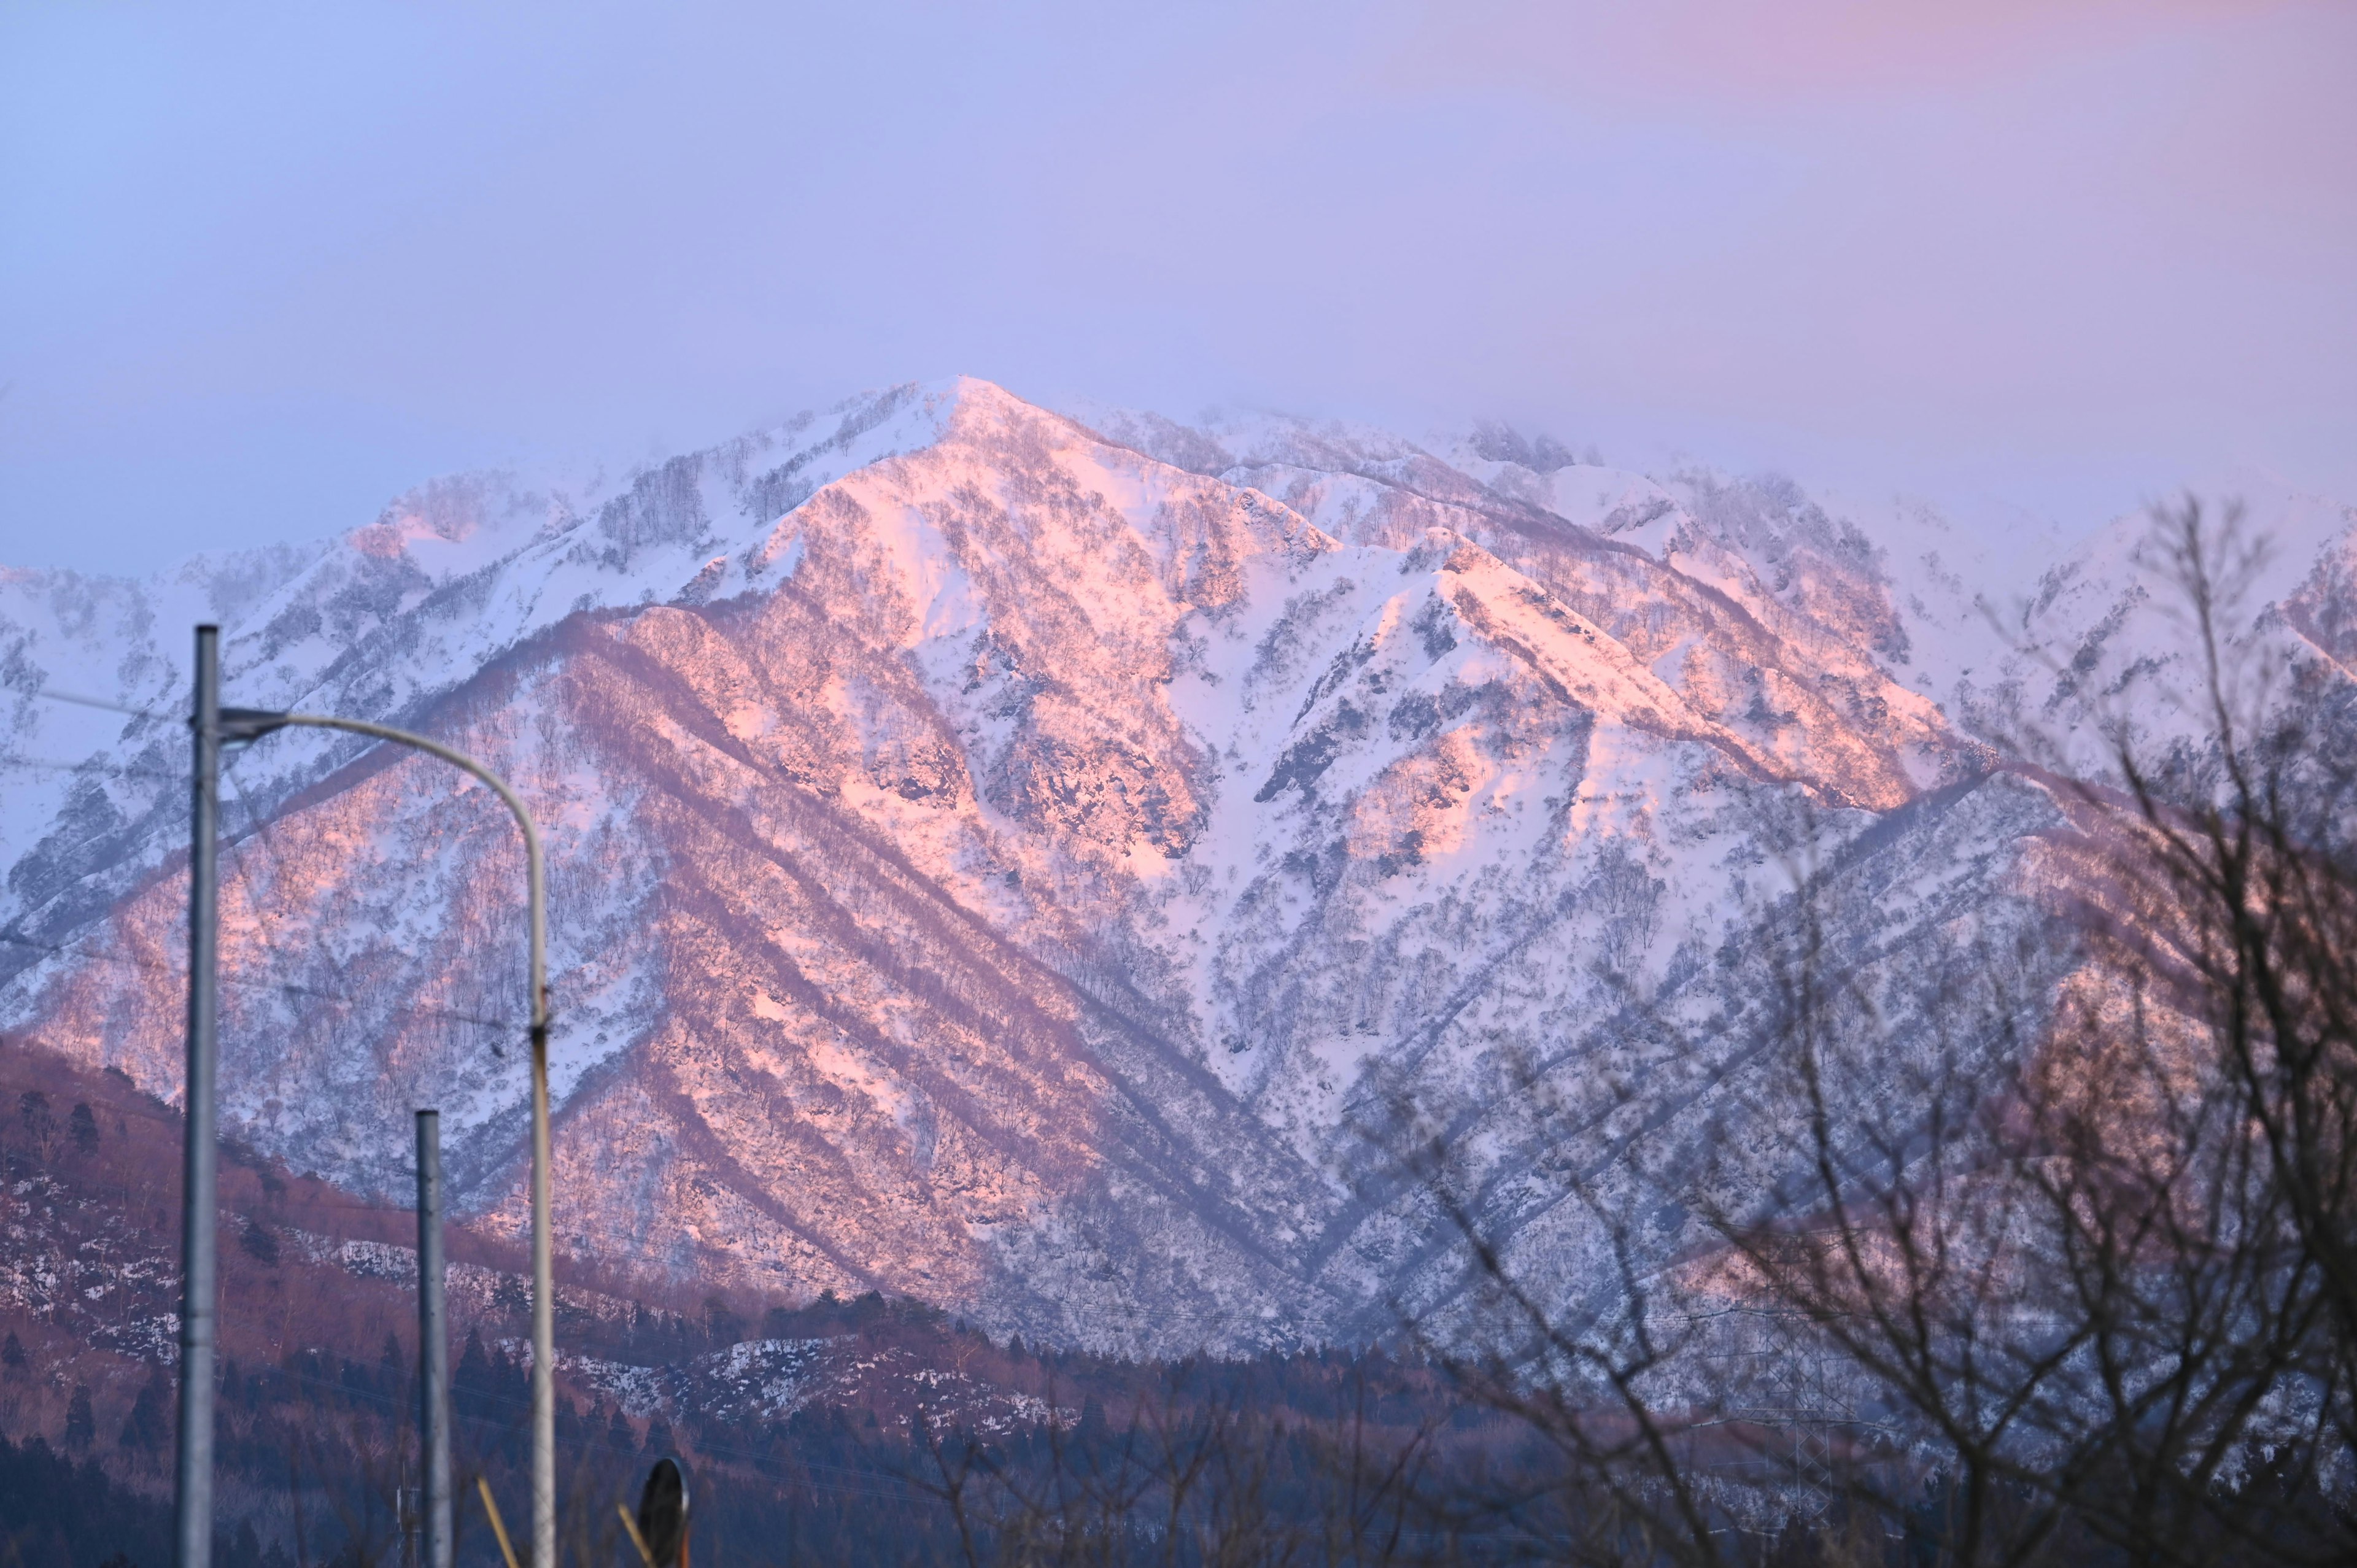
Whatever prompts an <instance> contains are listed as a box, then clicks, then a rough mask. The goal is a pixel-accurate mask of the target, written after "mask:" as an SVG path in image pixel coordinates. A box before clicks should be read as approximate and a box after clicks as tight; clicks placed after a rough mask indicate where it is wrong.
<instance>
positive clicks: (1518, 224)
mask: <svg viewBox="0 0 2357 1568" xmlns="http://www.w3.org/2000/svg"><path fill="white" fill-rule="evenodd" d="M1632 18H1641V19H1632ZM2352 81H2357V5H2348V4H2345V3H2339V0H2336V3H2330V4H2313V5H2301V4H2283V5H2273V4H2265V3H2261V0H2239V3H2234V4H2224V3H2211V4H2201V3H2193V0H2178V3H2169V0H2134V3H2130V0H2119V3H2116V4H2115V3H2111V0H2043V3H2038V4H2033V3H2029V0H1979V3H1973V4H1968V3H1966V0H1953V3H1952V4H1946V5H1929V4H1921V3H1909V0H1749V3H1746V0H1717V3H1713V4H1703V3H1695V0H1650V3H1649V4H1648V5H1644V6H1632V5H1624V4H1611V5H1588V4H1580V3H1577V0H1572V3H1562V0H1558V3H1556V4H1549V5H1536V4H1509V3H1503V0H1498V3H1483V0H1455V3H1453V4H1449V5H1434V6H1428V7H1427V6H1412V5H1383V4H1372V3H1367V0H1360V3H1355V4H1318V3H1310V4H1291V3H1283V4H1280V3H1275V0H1254V3H1252V4H1240V5H1228V4H1201V3H1196V4H1189V5H1169V4H1155V5H1116V4H1114V3H1113V0H1093V3H1091V4H1085V5H1083V4H1057V3H1047V0H1039V3H1029V4H1023V3H1009V4H996V5H979V4H972V3H965V4H955V5H888V4H880V3H879V4H866V5H834V6H827V7H823V8H822V7H817V6H805V7H793V6H780V5H749V4H748V5H694V4H674V5H666V6H662V7H649V6H640V5H631V6H625V5H600V4H597V3H594V0H576V3H573V4H568V5H561V6H560V5H549V6H545V7H541V6H524V5H509V6H491V5H479V4H470V5H441V4H427V3H420V0H404V3H401V4H376V5H370V4H345V5H334V6H294V5H280V6H271V7H260V6H246V5H212V6H203V7H162V6H156V7H152V8H148V7H133V6H129V5H104V6H100V5H81V6H59V5H25V4H7V5H5V7H0V384H5V387H6V391H5V397H0V562H5V563H8V564H68V565H74V566H80V567H85V568H101V569H115V570H135V569H145V568H147V567H150V566H153V565H156V564H162V563H163V562H165V561H167V560H169V559H171V558H173V557H176V556H178V555H180V554H183V553H188V552H189V551H192V550H196V549H200V548H209V547H214V546H223V545H237V544H246V543H253V542H264V541H268V540H274V539H296V538H307V537H312V536H317V535H319V534H323V533H326V532H331V531H335V530H339V529H342V528H346V527H350V526H352V525H354V524H356V523H359V522H362V521H366V520H367V519H369V518H370V517H371V516H373V515H374V513H375V511H376V510H377V509H378V507H379V506H380V505H381V504H382V502H383V501H384V500H385V499H387V498H388V497H390V496H391V495H392V494H393V493H394V492H396V491H397V490H399V489H404V488H405V487H406V486H408V485H409V484H411V483H413V482H414V481H416V480H419V479H421V478H426V477H428V476H431V475H433V474H436V473H439V472H444V471H447V470H450V469H454V468H458V467H469V466H474V465H479V464H483V463H487V462H500V461H512V460H518V459H533V458H541V457H554V458H560V459H574V458H579V457H583V456H591V455H595V456H603V457H607V458H615V459H620V460H624V461H628V460H632V459H636V458H639V457H642V456H649V455H651V454H653V453H654V452H656V451H659V450H673V449H677V448H680V447H683V446H691V445H701V444H704V443H706V442H709V441H712V440H715V439H717V438H720V437H722V436H725V435H729V434H731V433H733V432H734V431H736V430H737V429H740V428H742V427H744V426H746V425H748V424H753V423H755V422H757V421H759V420H761V419H765V418H769V417H772V416H775V415H777V414H780V413H787V412H791V411H792V410H794V409H797V408H801V407H804V406H807V405H810V404H812V403H824V402H831V401H833V400H834V398H836V397H838V396H841V395H843V394H845V393H847V392H853V391H856V390H857V389H859V388H862V387H866V386H871V385H877V384H880V383H884V382H888V381H900V380H907V379H910V378H918V377H931V376H938V375H944V374H949V373H953V372H957V371H967V372H971V373H974V374H976V375H982V376H987V377H989V378H991V379H993V380H996V381H1002V382H1004V383H1006V385H1007V386H1009V387H1010V388H1012V389H1013V390H1014V391H1016V392H1018V393H1021V394H1023V395H1026V396H1030V397H1033V398H1035V399H1039V400H1040V401H1047V402H1054V401H1057V400H1060V399H1065V398H1071V397H1080V396H1090V397H1095V398H1099V399H1103V400H1106V401H1111V402H1116V403H1134V404H1141V405H1145V406H1149V407H1157V408H1160V409H1163V410H1165V411H1166V412H1169V413H1176V414H1179V415H1181V416H1184V415H1186V414H1188V413H1192V412H1194V411H1196V410H1198V409H1200V408H1202V407H1203V406H1205V405H1207V404H1211V403H1223V404H1229V405H1239V404H1240V405H1260V406H1274V407H1283V408H1287V409H1293V410H1297V411H1300V412H1305V413H1333V414H1343V415H1351V416H1355V417H1361V418H1368V419H1373V420H1376V421H1379V422H1382V423H1385V424H1394V425H1397V426H1402V427H1405V428H1408V429H1411V430H1420V429H1423V428H1426V427H1427V426H1428V425H1431V424H1437V423H1453V422H1458V421H1462V420H1464V419H1467V418H1469V417H1471V416H1475V415H1497V416H1503V417H1507V418H1510V419H1514V420H1516V421H1518V422H1521V423H1523V424H1526V425H1528V426H1531V427H1534V428H1543V429H1547V430H1551V431H1553V432H1555V433H1556V434H1558V435H1562V436H1564V437H1565V438H1566V439H1568V440H1570V441H1572V442H1573V443H1575V444H1576V445H1586V444H1589V443H1594V444H1596V445H1598V446H1601V447H1602V448H1603V450H1604V451H1605V453H1606V454H1607V456H1619V457H1620V458H1621V459H1622V460H1631V461H1640V462H1641V461H1644V460H1647V459H1649V458H1652V457H1656V456H1659V455H1660V454H1662V453H1663V452H1664V451H1667V450H1671V449H1677V450H1683V451H1685V452H1690V453H1692V454H1693V455H1695V456H1699V457H1702V458H1705V459H1707V460H1712V461H1716V462H1718V463H1720V464H1722V465H1725V466H1727V467H1735V468H1738V469H1744V468H1751V467H1781V468H1783V469H1786V470H1788V471H1792V472H1795V473H1797V474H1799V475H1800V476H1801V477H1802V478H1804V479H1805V478H1830V479H1838V480H1844V481H1847V482H1849V483H1851V484H1862V485H1869V486H1897V487H1903V488H1906V489H1912V490H1914V491H1916V492H1919V493H1922V494H1926V495H1929V496H1932V497H1933V498H1934V499H1943V500H1947V501H1950V502H1952V503H1954V504H1970V503H1972V502H1974V501H1975V499H1989V498H2003V499H2007V500H2010V501H2013V502H2017V503H2019V504H2021V505H2024V506H2027V507H2029V508H2030V509H2032V510H2038V511H2040V512H2043V513H2045V514H2048V515H2050V516H2053V517H2056V518H2058V519H2061V520H2062V521H2065V522H2066V523H2069V524H2072V525H2083V524H2086V523H2091V522H2093V521H2097V520H2099V519H2100V518H2102V517H2103V516H2105V515H2108V514H2111V513H2114V512H2116V511H2119V510H2126V509H2127V508H2129V507H2132V506H2134V505H2136V504H2137V503H2138V502H2139V501H2140V500H2142V499H2146V498H2147V497H2149V496H2151V495H2154V494H2156V493H2158V492H2160V491H2162V490H2165V489H2169V488H2170V487H2171V486H2173V485H2175V484H2177V483H2179V482H2182V481H2185V480H2189V479H2191V480H2202V481H2206V480H2209V479H2210V478H2212V476H2215V475H2218V474H2220V473H2222V472H2223V471H2224V470H2226V469H2227V468H2228V467H2231V466H2233V465H2237V464H2246V463H2247V464H2256V465H2259V466H2262V467H2267V468H2270V469H2273V470H2275V471H2276V472H2278V473H2280V474H2282V475H2283V476H2284V477H2286V478H2289V479H2291V480H2292V481H2294V482H2296V483H2299V484H2304V485H2308V486H2311V487H2314V488H2318V489H2324V490H2327V491H2329V492H2331V493H2333V494H2336V495H2338V496H2340V497H2341V498H2342V499H2352V500H2357V283H2352V279H2357V92H2352V91H2351V89H2350V83H2351V82H2352Z"/></svg>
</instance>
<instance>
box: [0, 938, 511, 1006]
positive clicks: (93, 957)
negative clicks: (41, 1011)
mask: <svg viewBox="0 0 2357 1568" xmlns="http://www.w3.org/2000/svg"><path fill="white" fill-rule="evenodd" d="M0 942H5V943H6V944H8V945H9V946H11V947H20V948H32V949H35V950H38V951H41V952H48V953H58V954H61V955H63V956H65V957H68V958H78V959H83V960H87V961H90V962H91V963H120V964H127V965H129V966H130V967H132V968H134V969H141V970H145V971H147V972H150V973H154V974H165V975H169V976H170V977H171V978H173V979H175V980H179V981H186V980H187V979H188V972H187V971H186V970H182V969H177V968H174V967H173V966H172V965H170V964H165V963H154V962H150V961H147V960H145V959H138V958H133V957H130V956H129V955H127V954H124V953H104V952H91V951H90V950H87V949H84V948H77V947H71V946H68V945H66V944H64V943H59V942H43V941H36V940H33V939H32V938H30V937H22V936H18V935H16V933H15V932H13V931H0ZM221 983H222V984H223V985H235V986H240V987H242V988H243V989H246V990H249V991H282V992H285V993H287V994H288V995H292V996H308V997H314V998H317V1000H319V1001H323V1002H339V1003H342V1004H344V1005H345V1006H347V1007H367V1006H371V1005H376V1006H382V1007H383V1008H384V1009H385V1010H386V1011H388V1012H393V1013H406V1014H408V1015H411V1016H413V1017H418V1018H436V1019H440V1020H441V1021H443V1022H445V1023H450V1024H474V1025H478V1026H481V1027H483V1028H487V1029H510V1030H521V1029H522V1027H523V1026H522V1024H519V1023H517V1022H516V1021H515V1020H513V1019H511V1018H485V1017H482V1016H479V1015H476V1014H473V1013H457V1012H452V1011H450V1010H448V1009H446V1008H440V1007H420V1006H418V1005H416V1004H414V1003H405V1002H385V1003H376V1004H371V1003H367V1002H363V1001H362V1000H361V998H359V997H357V996H349V995H345V994H343V993H339V992H334V991H324V990H321V989H320V988H318V987H317V986H313V985H296V984H292V983H287V982H285V981H275V980H249V979H247V978H245V977H244V976H242V975H234V974H224V975H222V976H221Z"/></svg>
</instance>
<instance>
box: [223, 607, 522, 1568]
mask: <svg viewBox="0 0 2357 1568" xmlns="http://www.w3.org/2000/svg"><path fill="white" fill-rule="evenodd" d="M204 629H210V628H204ZM201 637H202V631H200V632H199V638H200V639H201ZM203 646H204V645H203V643H202V641H201V640H200V641H199V648H200V649H201V648H202V647H203ZM202 690H203V688H202V678H201V672H200V675H199V709H200V710H201V708H202V706H203V695H202ZM215 690H216V692H218V685H217V684H216V688H215ZM219 715H220V717H219V734H220V737H221V740H224V741H242V740H254V739H258V738H259V737H261V736H265V735H268V734H270V733H271V732H272V731H274V730H278V729H285V728H288V727H290V726H299V727H304V728H309V729H334V730H344V731H346V732H348V733H350V734H352V735H363V736H370V737H371V738H372V739H376V740H389V741H393V742H394V743H396V744H397V745H401V746H409V747H412V748H413V749H414V750H418V751H422V752H425V753H426V754H427V755H428V756H432V757H440V758H441V759H442V760H443V761H445V762H447V763H448V764H450V765H451V766H452V767H453V768H460V769H462V770H464V771H465V772H468V773H470V774H472V775H473V776H474V777H475V778H477V779H480V780H481V781H482V782H483V783H484V784H485V785H487V786H488V787H489V788H490V789H491V791H492V792H493V793H494V794H496V795H498V796H499V798H500V800H504V801H506V802H507V808H508V810H509V811H511V813H513V815H514V817H515V820H516V826H517V827H518V828H520V829H522V832H523V854H524V878H525V897H526V903H527V906H528V910H529V918H530V922H531V927H532V975H531V984H532V1561H533V1568H555V1564H556V1294H555V1286H554V1269H553V1268H552V1266H551V1244H550V1231H549V1212H548V1210H549V1181H548V913H547V886H546V880H547V879H546V876H545V875H544V870H543V866H542V861H541V853H540V831H539V830H538V829H537V828H535V827H534V826H533V821H532V812H531V811H528V810H526V809H525V807H524V803H523V800H522V797H520V796H518V795H517V794H516V792H515V791H514V790H513V789H509V788H508V784H507V780H505V779H501V778H500V776H499V775H498V774H496V773H493V772H492V771H491V770H490V768H486V767H484V766H483V765H482V764H481V763H479V762H478V761H476V760H475V759H474V758H473V757H468V755H467V754H466V753H465V752H463V751H457V750H454V749H453V748H451V747H449V746H444V745H443V744H442V743H441V742H440V741H436V740H428V739H427V738H426V737H425V736H422V735H412V734H410V733H409V732H408V731H407V730H398V729H394V728H393V727H392V726H391V725H377V724H370V723H369V722H368V721H367V720H365V719H339V718H333V717H330V716H328V715H327V714H275V713H266V712H264V711H262V710H260V709H255V708H221V709H220V710H219ZM198 745H199V760H200V761H201V759H202V747H203V741H202V739H201V738H199V743H198ZM202 789H203V779H202V778H201V777H200V779H199V804H200V807H201V801H202ZM210 975H211V969H210V964H208V965H207V967H206V976H207V980H208V982H210ZM193 995H194V988H193V985H192V987H191V996H192V997H193ZM194 1012H195V1004H194V1003H193V1001H192V1002H191V1004H190V1015H191V1019H192V1022H191V1026H190V1028H191V1035H190V1040H191V1045H190V1052H191V1058H192V1059H193V1055H194V1049H195V1047H194V1039H195V1035H194V1027H195V1026H194V1023H193V1018H194ZM194 1125H195V1124H194V1122H193V1121H192V1122H191V1123H190V1126H191V1129H192V1130H193V1127H194ZM192 1135H193V1133H192ZM208 1151H209V1152H208V1160H209V1161H210V1144H209V1145H208ZM194 1157H195V1156H194V1155H191V1156H190V1160H191V1168H192V1169H193V1161H194ZM207 1168H208V1169H210V1164H209V1165H208V1167H207ZM208 1186H210V1183H208ZM191 1212H193V1210H191ZM211 1212H212V1211H211V1209H210V1208H207V1209H206V1214H207V1216H208V1225H207V1239H208V1240H210V1214H211ZM182 1334H183V1337H184V1339H185V1337H186V1334H187V1329H186V1327H185V1321H184V1326H183V1329H182ZM205 1354H206V1358H207V1361H208V1367H209V1368H210V1356H211V1349H210V1343H209V1344H208V1345H207V1348H206V1352H205ZM182 1387H183V1392H182V1402H181V1408H182V1411H183V1412H184V1414H183V1418H182V1419H183V1425H182V1433H181V1440H182V1449H181V1454H182V1466H181V1467H182V1472H183V1474H182V1485H183V1486H184V1487H185V1486H186V1485H187V1476H186V1471H187V1467H188V1466H187V1455H188V1433H187V1426H186V1419H187V1418H186V1415H185V1412H186V1410H187V1394H186V1381H185V1376H184V1380H183V1385H182ZM206 1391H207V1393H208V1394H209V1395H210V1391H211V1384H210V1380H208V1382H207V1383H206ZM208 1406H210V1401H208ZM211 1435H212V1428H211V1425H210V1422H208V1423H207V1425H206V1428H205V1437H206V1440H207V1441H206V1450H207V1457H208V1461H210V1448H211V1444H210V1438H211ZM210 1483H211V1466H210V1462H208V1464H207V1466H206V1488H207V1497H208V1499H210ZM207 1511H208V1515H210V1509H208V1510H207ZM208 1525H210V1519H208ZM189 1561H190V1560H188V1559H183V1562H184V1563H188V1562H189ZM193 1561H194V1563H196V1564H197V1565H198V1568H201V1565H202V1563H203V1561H204V1560H203V1559H196V1560H193Z"/></svg>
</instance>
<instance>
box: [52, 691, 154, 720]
mask: <svg viewBox="0 0 2357 1568" xmlns="http://www.w3.org/2000/svg"><path fill="white" fill-rule="evenodd" d="M33 695H35V696H36V697H38V698H40V699H41V700H42V701H43V702H45V703H72V704H73V705H74V706H75V707H77V708H102V709H104V710H105V711H106V712H108V713H110V714H130V715H131V716H132V717H133V718H135V719H162V718H164V717H165V716H166V715H164V714H159V713H157V712H156V710H155V709H153V708H127V707H124V705H123V704H122V703H110V702H108V701H107V700H106V699H105V698H103V697H82V696H77V695H75V694H74V693H71V692H36V693H33Z"/></svg>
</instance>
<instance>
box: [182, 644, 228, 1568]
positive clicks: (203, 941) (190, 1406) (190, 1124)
mask: <svg viewBox="0 0 2357 1568" xmlns="http://www.w3.org/2000/svg"><path fill="white" fill-rule="evenodd" d="M188 727H189V729H190V731H191V732H192V734H193V735H194V737H195V741H196V746H195V756H194V757H193V759H192V766H191V767H190V768H189V770H188V779H189V789H188V1083H187V1104H186V1110H187V1112H188V1114H187V1117H186V1119H185V1121H184V1122H183V1123H182V1128H181V1131H182V1134H183V1136H184V1137H185V1138H186V1139H187V1147H186V1148H185V1149H183V1150H182V1152H181V1171H180V1432H179V1449H178V1455H177V1457H176V1461H175V1462H176V1464H177V1466H178V1468H177V1470H176V1472H175V1474H174V1477H173V1479H174V1482H175V1485H174V1487H173V1491H172V1533H173V1550H174V1552H175V1561H176V1562H177V1563H178V1564H179V1568H210V1564H211V1563H212V1560H213V1346H214V1335H213V1331H214V1326H215V1321H214V1320H215V1317H216V1316H217V1314H218V1313H219V1311H220V1306H221V1304H220V1299H219V1298H220V1290H219V1286H218V1282H217V1280H216V1277H215V1275H214V1272H213V1271H214V1257H215V1254H214V1232H215V1230H216V1229H217V1227H218V1222H219V1218H220V1194H219V1187H218V1182H217V1165H216V1162H217V1161H218V1160H219V1159H220V1155H221V1151H220V1146H219V1144H218V1143H217V1142H216V1139H215V1133H214V1126H213V1118H214V1115H215V1112H216V1107H215V1103H214V1093H213V1083H214V1067H215V1064H216V1062H217V1060H218V1058H219V1052H218V1050H217V1048H216V1047H217V1046H218V1043H219V1041H218V1034H217V1025H218V1023H219V1020H220V1012H219V1008H218V1005H217V1002H218V998H219V995H220V992H219V989H218V978H219V977H218V975H217V973H216V962H215V961H216V959H217V958H218V956H219V950H218V944H219V940H220V930H219V927H218V924H217V921H216V918H215V917H216V915H217V914H218V912H219V902H220V890H221V878H220V875H219V872H220V865H219V861H218V860H217V858H216V857H217V855H218V854H219V853H220V845H219V842H218V835H217V832H216V830H217V829H218V827H219V825H220V818H221V628H219V627H211V626H200V627H199V628H197V655H196V704H195V708H194V711H193V712H191V713H190V714H189V715H188Z"/></svg>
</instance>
